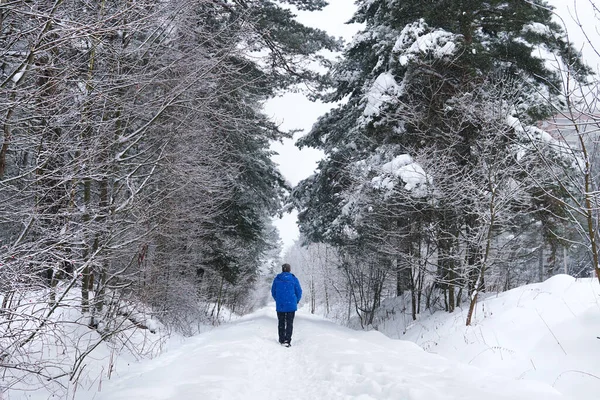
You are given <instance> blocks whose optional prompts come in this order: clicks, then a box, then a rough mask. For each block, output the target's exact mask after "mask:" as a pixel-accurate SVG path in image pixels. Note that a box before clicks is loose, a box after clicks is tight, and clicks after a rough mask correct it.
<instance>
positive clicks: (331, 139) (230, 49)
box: [0, 0, 600, 397]
mask: <svg viewBox="0 0 600 400" xmlns="http://www.w3.org/2000/svg"><path fill="white" fill-rule="evenodd" d="M586 1H587V0H586ZM591 4H592V5H593V2H591ZM326 5H327V3H326V2H325V1H324V0H285V1H282V2H274V1H270V0H251V1H247V0H163V1H153V0H136V1H120V0H98V1H97V0H40V1H30V0H8V1H0V127H1V129H0V146H1V147H0V371H2V378H0V393H1V390H2V389H3V388H12V387H19V388H26V387H29V386H31V385H48V384H49V382H51V383H52V382H62V381H60V380H61V379H68V380H69V381H71V382H76V381H77V380H78V379H79V376H80V374H81V373H82V370H83V369H84V368H85V365H86V357H87V356H88V355H89V353H90V352H91V351H93V349H94V348H95V347H96V346H98V345H99V343H112V344H113V345H114V346H115V348H123V347H127V348H128V349H129V350H131V351H134V350H135V349H134V347H135V346H130V344H129V342H128V332H130V331H131V330H132V329H138V330H140V329H141V330H147V331H148V332H152V331H154V322H153V321H154V320H155V319H156V320H159V321H160V322H161V324H164V326H165V327H166V329H167V330H169V331H172V332H177V333H179V334H183V335H193V334H195V333H196V332H197V331H198V326H199V325H200V324H206V323H208V324H210V323H213V324H216V323H219V321H220V319H221V316H222V313H225V312H226V313H235V314H244V313H247V312H249V311H251V310H252V309H253V308H255V307H256V306H257V305H260V304H261V302H262V301H264V298H263V297H261V296H262V295H261V291H260V290H259V289H260V288H261V287H264V286H265V282H266V281H267V280H269V279H271V278H272V274H273V272H276V271H277V269H278V268H279V264H280V263H281V258H280V251H281V243H280V240H279V236H278V232H277V230H276V228H275V227H274V226H273V218H276V217H277V216H278V215H281V213H284V212H287V211H290V210H293V209H294V210H297V211H298V212H299V221H298V223H299V227H300V231H301V240H300V241H299V242H298V243H297V244H296V245H295V246H294V247H293V248H292V249H290V250H289V251H288V252H287V253H286V254H285V255H284V258H285V259H286V261H287V262H290V263H291V264H292V265H294V266H296V265H297V266H298V269H297V270H296V269H295V270H294V271H295V272H297V274H298V276H299V277H300V278H301V280H302V282H303V285H304V286H305V291H306V296H305V301H306V302H308V303H309V305H310V309H311V312H319V313H322V314H324V315H326V316H328V317H331V318H333V319H335V320H337V321H338V322H340V323H344V324H355V325H357V326H358V327H361V328H368V327H369V326H372V325H373V323H374V318H375V316H376V315H377V311H378V309H379V308H380V306H381V304H382V301H384V300H385V299H387V298H399V299H401V300H402V301H403V302H404V304H405V305H406V313H407V314H408V315H410V317H411V318H412V319H413V320H414V319H417V317H418V315H419V314H420V313H422V312H423V311H424V310H443V311H446V312H453V311H454V310H455V309H456V308H457V307H466V308H468V309H469V310H470V312H469V314H468V317H467V319H466V321H464V322H465V324H466V325H469V324H470V323H471V315H472V312H473V310H474V308H475V306H476V304H477V299H478V296H479V295H481V293H484V292H500V291H506V290H509V289H512V288H515V287H518V286H521V285H524V284H527V283H532V282H539V281H543V280H545V279H546V278H548V277H551V276H553V275H555V274H559V273H566V274H569V275H572V276H574V277H598V279H600V267H599V261H600V260H599V257H600V250H599V249H598V246H599V245H600V243H599V241H598V233H599V232H598V218H599V216H600V215H599V201H600V187H599V186H598V179H599V178H600V176H599V174H600V165H598V160H597V156H598V154H599V153H598V151H597V149H596V144H597V141H596V132H597V131H598V129H599V128H600V114H599V113H598V112H597V110H596V107H597V101H598V100H599V99H600V92H599V91H598V89H599V88H598V82H599V81H598V77H597V75H596V74H595V73H594V72H595V71H594V70H593V69H592V68H591V67H589V66H587V65H586V63H585V62H584V60H583V58H582V55H581V54H580V52H579V50H578V48H576V47H575V46H574V45H573V44H572V43H571V42H570V41H569V36H568V31H567V30H566V29H565V28H564V25H563V24H562V23H561V18H560V16H557V15H556V14H555V13H554V12H553V8H552V6H551V5H550V4H549V3H548V2H547V1H545V0H502V1H501V0H487V1H479V0H460V1H451V0H432V1H422V2H413V1H390V0H358V1H357V2H356V6H357V12H356V13H355V15H354V17H353V19H352V20H351V22H354V23H359V24H361V26H362V28H361V30H360V32H359V33H358V34H357V35H356V36H355V38H354V40H353V41H352V42H351V43H347V44H345V43H343V42H342V41H341V40H340V39H336V38H334V37H331V36H330V35H328V34H327V33H326V32H325V31H323V30H319V29H315V28H310V27H307V26H304V25H302V24H301V23H299V22H297V21H296V20H295V18H294V10H302V11H317V10H321V9H322V8H324V7H325V6H326ZM594 7H595V6H594ZM595 11H599V10H598V9H596V8H595ZM580 25H581V24H580ZM589 34H590V36H589V37H588V41H589V43H588V45H590V46H592V48H594V47H593V45H594V38H593V37H592V35H593V34H594V32H589ZM594 49H597V48H594ZM597 50H600V49H597ZM331 54H334V55H335V56H331ZM290 90H291V91H301V90H304V91H305V92H306V94H307V96H309V97H310V98H312V99H315V100H317V99H318V100H321V101H324V102H329V103H333V104H335V107H334V108H333V109H332V110H331V111H330V112H328V113H327V114H325V115H323V116H322V117H320V118H319V119H318V121H317V122H316V123H315V124H314V126H313V128H312V129H311V131H310V132H308V133H307V134H306V135H305V136H303V137H302V139H301V140H300V141H299V142H298V143H297V145H298V146H299V147H300V148H304V147H311V148H315V149H319V150H321V151H322V152H323V153H324V155H325V156H324V158H323V159H322V160H321V161H320V163H319V165H318V168H317V170H316V171H315V173H314V174H313V175H312V176H310V177H308V178H306V179H304V180H303V181H301V182H300V183H299V184H298V185H297V186H295V187H291V185H290V184H289V183H288V182H287V181H286V179H285V177H284V176H282V174H281V173H280V172H279V170H278V166H277V165H276V164H275V163H274V162H273V161H272V159H271V157H272V155H273V153H272V151H271V150H270V144H271V143H272V142H274V141H279V140H281V139H283V138H289V137H291V136H292V134H293V132H286V131H283V130H281V129H280V128H279V126H278V125H277V124H276V123H275V122H273V121H272V120H271V119H270V118H269V117H268V116H267V115H266V114H265V113H264V112H263V106H264V103H265V102H266V101H267V100H268V99H272V98H273V97H275V96H278V95H280V94H282V93H285V92H286V91H290ZM65 315H68V316H69V317H65ZM74 326H76V327H77V328H76V330H75V329H74V328H73V327H74ZM74 332H77V333H74ZM65 337H69V338H70V340H72V343H67V342H66V340H64V338H65ZM50 342H52V343H54V344H53V345H56V343H59V342H60V343H62V344H61V345H63V346H64V348H65V349H66V348H71V346H75V347H74V348H75V349H76V351H75V352H74V353H71V352H67V351H64V352H63V357H59V358H58V359H57V358H52V357H48V354H47V353H48V352H47V351H46V346H45V345H44V344H45V343H50ZM59 347H60V346H59ZM60 384H62V383H59V385H60ZM0 397H1V396H0Z"/></svg>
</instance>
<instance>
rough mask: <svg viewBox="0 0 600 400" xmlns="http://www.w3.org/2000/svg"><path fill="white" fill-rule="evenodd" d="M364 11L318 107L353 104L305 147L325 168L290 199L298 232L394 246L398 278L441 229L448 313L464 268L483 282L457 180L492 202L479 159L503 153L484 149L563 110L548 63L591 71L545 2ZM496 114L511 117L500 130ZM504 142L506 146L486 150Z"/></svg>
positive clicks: (468, 2) (469, 206)
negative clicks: (319, 154)
mask: <svg viewBox="0 0 600 400" xmlns="http://www.w3.org/2000/svg"><path fill="white" fill-rule="evenodd" d="M357 4H358V10H357V12H356V14H355V16H354V18H353V19H352V22H358V23H364V24H365V28H364V30H363V31H361V32H360V33H359V34H358V35H356V37H355V39H354V41H353V43H351V44H350V45H349V46H348V47H347V49H346V50H345V52H344V55H343V58H342V59H341V61H340V62H338V64H337V65H336V66H335V67H334V69H333V70H332V72H331V74H330V78H331V83H332V85H333V90H332V91H331V92H329V93H325V94H323V96H322V97H323V98H324V99H325V100H328V101H342V100H344V101H343V102H342V104H341V105H339V106H338V107H337V108H335V109H333V110H332V111H331V112H329V113H328V114H326V115H325V116H323V117H321V118H320V119H319V120H318V122H317V123H316V124H315V125H314V127H313V129H312V130H311V132H310V133H309V134H308V135H307V136H306V137H305V138H303V139H302V140H301V141H300V142H299V145H300V146H311V147H315V148H319V149H321V150H323V151H324V152H325V154H326V157H325V158H324V159H323V160H322V161H321V163H320V164H319V168H318V171H317V173H316V174H315V175H313V176H312V177H310V178H308V179H306V180H304V181H302V182H301V183H300V184H299V185H298V187H297V188H296V190H295V192H294V201H295V204H296V206H297V207H298V208H299V211H300V212H299V220H300V224H301V232H303V233H304V234H305V235H306V237H307V238H308V239H309V240H311V241H324V242H328V243H332V244H337V245H338V246H342V248H343V246H344V245H348V244H350V243H356V242H360V243H366V242H367V241H368V240H372V239H374V240H380V239H381V237H385V238H388V239H386V240H387V241H389V242H390V243H394V242H395V243H396V246H397V249H396V250H395V252H392V253H391V254H392V255H391V257H392V260H391V262H392V263H396V265H397V266H398V265H399V259H402V258H404V259H409V258H410V257H409V255H410V254H414V253H415V252H414V250H411V249H413V248H417V247H418V243H412V244H410V245H407V244H405V243H404V242H406V241H409V242H411V241H413V240H418V241H420V240H423V239H422V237H423V235H422V234H419V235H414V234H412V235H411V234H410V233H409V232H414V231H415V229H423V228H422V227H423V226H424V225H422V224H418V222H423V221H429V222H431V223H432V224H433V225H432V226H435V229H434V230H429V231H428V235H429V237H430V238H431V240H434V241H435V246H436V249H437V266H438V287H442V288H445V289H448V290H447V291H446V308H447V309H448V310H450V311H452V310H453V308H454V306H455V305H456V303H457V299H456V298H455V290H454V286H456V285H462V283H460V282H462V281H463V280H464V279H469V278H468V276H467V277H465V276H464V274H459V267H460V266H461V265H463V264H466V265H469V264H472V265H471V267H472V268H471V269H472V270H473V269H474V270H477V268H479V269H481V267H480V266H479V267H478V266H477V265H476V264H478V263H480V262H481V261H480V260H481V254H482V249H481V248H480V246H479V245H473V246H469V245H467V250H466V252H467V255H466V256H464V255H463V254H462V253H461V251H462V250H461V249H463V248H464V245H465V244H464V243H462V244H461V242H460V241H461V240H462V239H461V238H462V237H463V236H464V234H465V232H466V233H468V232H476V231H480V230H481V223H482V222H481V218H479V217H478V216H477V215H475V214H474V213H473V212H471V210H473V209H474V208H475V205H474V203H473V201H474V198H473V196H469V195H468V194H466V193H464V191H461V190H460V186H461V184H460V179H469V180H473V179H476V180H478V182H479V184H478V187H479V188H480V189H481V190H482V191H485V190H487V189H486V188H487V187H488V186H489V181H488V178H486V177H485V176H482V174H479V173H478V172H477V171H478V168H479V166H480V165H482V162H487V161H486V159H485V158H484V156H483V155H484V154H493V153H491V152H490V151H489V150H490V149H488V150H485V151H483V150H482V143H486V142H487V143H494V146H496V147H497V148H496V150H495V151H497V152H511V151H513V149H514V147H513V146H511V145H510V143H514V142H518V141H526V140H527V138H526V137H524V135H522V132H519V131H518V130H517V129H514V126H512V124H511V122H510V121H512V120H513V119H515V118H516V119H517V120H518V121H520V122H521V123H525V124H531V123H533V122H535V121H537V120H539V119H541V118H545V117H547V116H549V115H550V113H551V112H552V106H553V104H551V103H550V102H549V100H550V101H559V97H560V90H559V88H560V85H559V78H560V76H559V75H558V73H557V72H556V71H554V70H553V69H551V68H550V67H549V66H548V65H547V63H546V62H545V60H544V59H542V58H540V57H539V56H538V55H537V54H539V52H537V50H538V49H543V50H545V51H546V52H547V53H549V54H552V55H554V56H556V57H557V58H558V59H560V60H562V61H563V62H565V63H568V64H569V65H570V66H572V67H573V68H574V70H575V71H577V74H576V75H577V78H578V79H584V78H585V76H586V75H587V74H588V73H589V70H588V69H587V68H586V67H585V66H584V65H583V63H582V61H581V59H580V56H579V54H578V53H577V52H576V51H575V50H574V48H573V46H572V45H571V44H570V43H568V42H567V41H566V40H565V35H564V34H563V32H562V31H561V29H560V27H559V26H558V25H557V24H556V23H554V22H553V20H552V13H551V8H550V7H549V6H548V4H547V3H546V2H545V1H543V0H535V1H530V2H524V1H519V0H514V1H511V0H509V1H478V0H464V1H450V0H439V1H422V2H413V1H398V2H388V1H377V0H376V1H359V2H358V3H357ZM515 87H518V90H515V89H514V88H515ZM492 92H493V93H494V96H490V93H492ZM480 101H485V102H487V106H481V104H479V103H478V102H480ZM469 104H470V105H472V106H469V107H466V106H465V105H469ZM490 109H497V110H500V111H499V114H500V113H504V114H503V115H496V116H494V117H490V116H489V114H490V113H489V110H490ZM500 133H502V135H504V136H505V137H506V138H507V139H506V140H493V141H490V140H487V139H486V138H490V137H493V136H494V135H499V134H500ZM498 146H500V147H498ZM516 157H517V155H516V154H514V157H513V158H512V161H513V162H514V161H516ZM502 159H503V160H505V161H504V162H506V163H507V164H510V163H511V161H509V160H511V158H510V157H503V158H502ZM415 174H417V175H420V177H419V178H418V179H415ZM465 182H467V181H466V180H465ZM476 187H477V185H476ZM392 205H393V206H392ZM374 210H387V211H386V212H385V214H384V216H383V217H380V218H378V221H375V220H374V219H373V218H366V217H365V216H366V215H373V213H374ZM419 225H420V226H421V228H417V226H419ZM394 226H395V228H394ZM425 226H426V225H425ZM367 227H368V229H366V228H367ZM374 230H375V231H379V232H387V233H388V234H387V235H383V236H382V235H381V234H379V235H373V234H372V232H373V231H374ZM361 232H363V233H364V234H363V236H361V235H360V233H361ZM367 232H369V233H367ZM421 233H424V231H421ZM394 237H395V238H396V239H392V238H394ZM369 238H371V239H369ZM394 257H395V258H396V259H395V260H394V259H393V258H394ZM463 257H465V258H464V259H463ZM400 275H402V274H400ZM409 275H410V274H409ZM404 279H406V277H405V278H404Z"/></svg>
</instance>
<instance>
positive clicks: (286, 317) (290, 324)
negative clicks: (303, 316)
mask: <svg viewBox="0 0 600 400" xmlns="http://www.w3.org/2000/svg"><path fill="white" fill-rule="evenodd" d="M294 314H296V312H295V311H290V312H280V311H277V320H278V321H279V325H278V328H279V343H291V342H292V330H293V329H294Z"/></svg>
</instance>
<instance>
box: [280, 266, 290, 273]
mask: <svg viewBox="0 0 600 400" xmlns="http://www.w3.org/2000/svg"><path fill="white" fill-rule="evenodd" d="M291 270H292V267H290V264H283V265H282V266H281V272H290V271H291Z"/></svg>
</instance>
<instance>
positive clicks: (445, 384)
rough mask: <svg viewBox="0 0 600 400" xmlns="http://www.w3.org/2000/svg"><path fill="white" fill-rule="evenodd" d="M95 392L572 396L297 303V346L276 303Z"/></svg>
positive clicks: (446, 399)
mask: <svg viewBox="0 0 600 400" xmlns="http://www.w3.org/2000/svg"><path fill="white" fill-rule="evenodd" d="M77 398H78V399H97V400H125V399H127V400H129V399H143V400H166V399H173V400H175V399H177V400H197V399H203V400H211V399H224V400H225V399H244V400H254V399H256V400H258V399H260V400H269V399H273V400H275V399H277V400H283V399H285V400H294V399H297V400H300V399H307V400H308V399H310V400H314V399H361V400H367V399H403V400H438V399H439V400H442V399H443V400H450V399H461V400H468V399H473V400H475V399H477V400H480V399H487V400H494V399H498V400H499V399H507V400H508V399H511V400H516V399H523V400H525V399H526V400H536V399H539V400H551V399H562V398H565V397H563V396H562V395H560V394H559V393H558V392H557V391H556V390H554V389H552V388H551V387H550V386H549V385H545V384H542V383H537V382H532V381H527V380H521V381H517V380H511V379H506V378H503V377H500V376H497V375H494V374H491V373H488V372H484V371H483V370H481V369H479V368H475V367H472V366H468V365H464V364H459V363H457V362H455V361H449V360H447V359H445V358H443V357H441V356H438V355H434V354H430V353H427V352H425V351H423V350H422V349H421V348H420V347H418V346H416V345H415V344H413V343H411V342H407V341H401V340H393V339H390V338H388V337H386V336H384V335H383V334H381V333H379V332H374V331H371V332H363V331H354V330H351V329H348V328H344V327H341V326H338V325H335V324H334V323H332V322H329V321H326V320H324V319H321V318H319V317H316V316H312V315H310V314H307V313H305V312H302V311H300V312H298V313H297V317H296V321H295V332H294V337H293V342H292V347H291V348H285V347H282V346H280V345H279V344H278V343H277V340H276V318H275V310H274V307H272V306H271V307H267V308H263V309H261V310H259V311H257V312H255V313H253V314H251V315H248V316H246V317H244V318H241V319H239V320H237V321H235V322H232V323H230V324H226V325H223V326H221V327H218V328H215V329H214V330H212V331H210V332H206V333H203V334H200V335H198V336H195V337H193V338H191V339H189V340H188V341H187V342H186V343H185V344H183V345H182V346H180V347H179V348H177V349H173V350H171V351H169V352H167V353H166V354H164V355H163V356H160V357H157V358H155V359H153V360H149V361H145V362H141V363H139V364H136V365H131V366H130V368H128V369H127V370H125V371H122V372H121V376H119V377H117V378H114V379H113V380H111V381H109V382H105V383H104V385H103V387H102V391H101V392H99V393H98V392H95V391H92V392H88V393H86V394H85V396H84V395H83V393H81V392H80V393H79V395H78V397H77Z"/></svg>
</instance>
